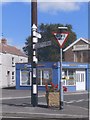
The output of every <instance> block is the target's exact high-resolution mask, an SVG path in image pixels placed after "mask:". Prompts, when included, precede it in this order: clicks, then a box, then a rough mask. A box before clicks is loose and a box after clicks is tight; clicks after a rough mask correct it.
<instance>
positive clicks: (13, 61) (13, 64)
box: [12, 57, 15, 66]
mask: <svg viewBox="0 0 90 120" xmlns="http://www.w3.org/2000/svg"><path fill="white" fill-rule="evenodd" d="M12 66H15V59H14V57H12Z"/></svg>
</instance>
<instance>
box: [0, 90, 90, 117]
mask: <svg viewBox="0 0 90 120" xmlns="http://www.w3.org/2000/svg"><path fill="white" fill-rule="evenodd" d="M38 96H39V97H38V103H39V105H41V106H39V107H36V108H33V107H32V106H31V104H30V103H31V92H30V91H29V90H8V89H3V90H2V98H0V100H1V99H2V115H3V117H6V116H8V117H14V118H15V117H29V118H30V117H31V118H32V117H33V116H34V115H35V116H38V117H39V118H40V115H41V116H42V117H44V118H45V117H46V116H49V117H51V116H50V115H53V117H57V118H59V117H62V118H63V116H64V118H66V117H67V116H68V117H69V118H72V116H73V117H75V118H76V117H77V118H80V117H82V118H83V117H88V113H89V110H88V108H89V99H88V93H87V92H78V93H65V94H64V110H62V111H60V110H56V109H54V110H52V109H50V108H49V109H48V108H45V105H46V99H45V92H43V91H39V95H38ZM41 113H42V114H41ZM32 114H34V115H33V116H32ZM54 115H55V116H54Z"/></svg>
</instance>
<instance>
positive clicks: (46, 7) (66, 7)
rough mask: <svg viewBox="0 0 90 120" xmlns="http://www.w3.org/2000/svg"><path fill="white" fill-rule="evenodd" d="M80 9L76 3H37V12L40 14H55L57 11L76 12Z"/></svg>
mask: <svg viewBox="0 0 90 120" xmlns="http://www.w3.org/2000/svg"><path fill="white" fill-rule="evenodd" d="M79 9H80V3H77V2H68V3H66V2H51V3H46V2H45V3H39V10H40V11H42V12H49V13H57V12H59V11H67V12H68V11H76V10H79Z"/></svg>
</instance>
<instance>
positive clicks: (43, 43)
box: [36, 41, 51, 48]
mask: <svg viewBox="0 0 90 120" xmlns="http://www.w3.org/2000/svg"><path fill="white" fill-rule="evenodd" d="M50 45H51V41H46V42H41V43H37V44H36V48H43V47H47V46H50Z"/></svg>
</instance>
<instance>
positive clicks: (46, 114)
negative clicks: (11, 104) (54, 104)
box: [4, 112, 88, 118]
mask: <svg viewBox="0 0 90 120" xmlns="http://www.w3.org/2000/svg"><path fill="white" fill-rule="evenodd" d="M8 113H10V114H17V115H18V114H26V115H27V114H28V115H45V116H52V117H54V116H55V117H56V116H57V117H64V118H65V117H71V118H73V117H74V118H76V117H78V118H85V117H88V116H87V115H75V114H74V115H71V114H60V113H59V114H58V113H56V114H53V113H33V112H15V113H13V112H8ZM4 116H5V115H4Z"/></svg>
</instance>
